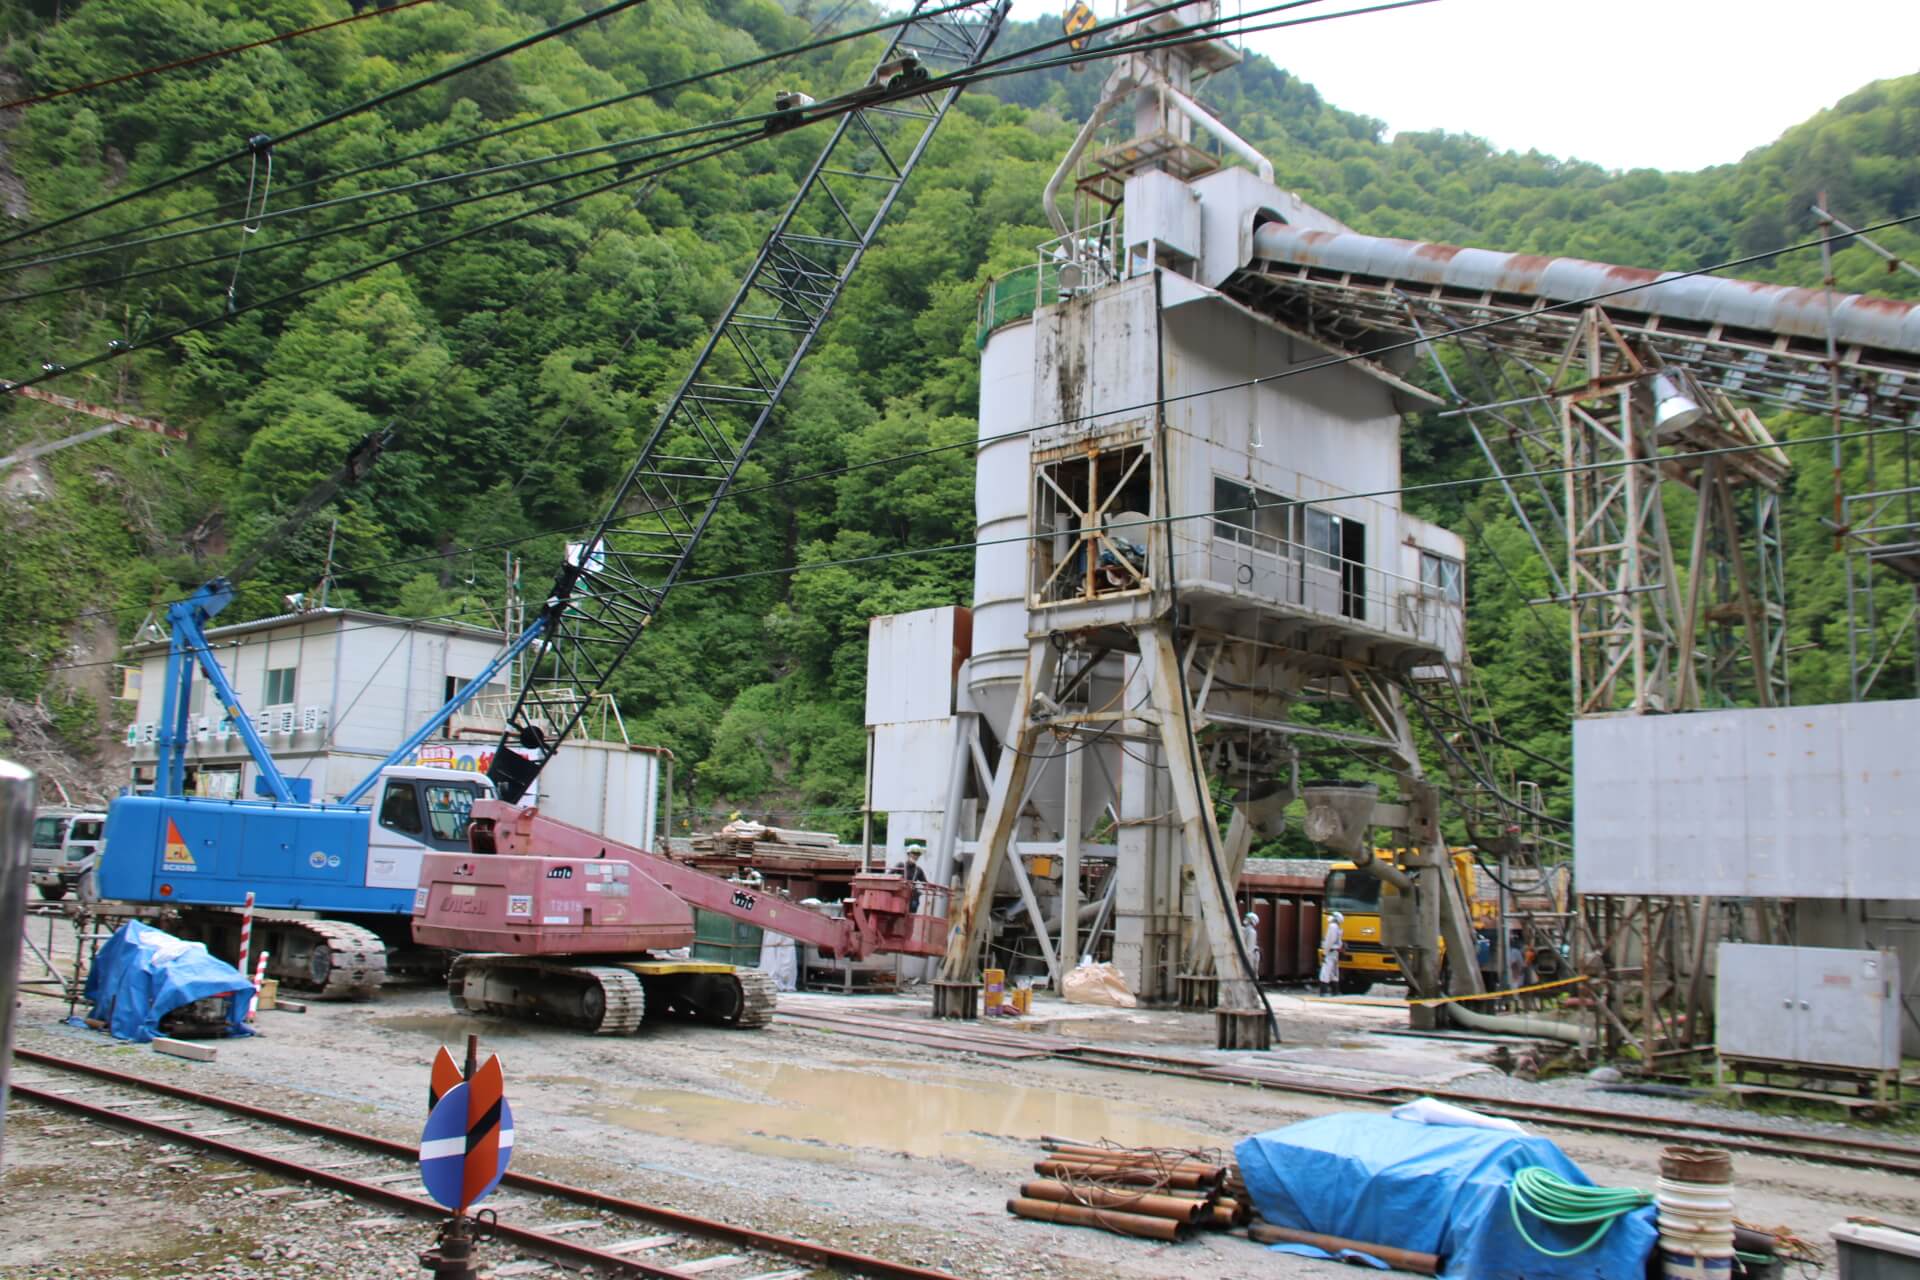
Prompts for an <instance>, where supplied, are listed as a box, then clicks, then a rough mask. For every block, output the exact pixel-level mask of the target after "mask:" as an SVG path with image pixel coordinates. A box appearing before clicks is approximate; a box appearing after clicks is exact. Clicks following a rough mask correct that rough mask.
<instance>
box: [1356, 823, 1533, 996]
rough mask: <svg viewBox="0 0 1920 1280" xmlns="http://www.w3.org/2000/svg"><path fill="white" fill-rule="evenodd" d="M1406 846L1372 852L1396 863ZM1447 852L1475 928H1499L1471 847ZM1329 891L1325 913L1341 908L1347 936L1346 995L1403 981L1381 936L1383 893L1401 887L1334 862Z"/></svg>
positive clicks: (1392, 894)
mask: <svg viewBox="0 0 1920 1280" xmlns="http://www.w3.org/2000/svg"><path fill="white" fill-rule="evenodd" d="M1404 852H1405V851H1404V850H1400V849H1376V850H1374V856H1375V857H1377V858H1379V859H1381V860H1382V861H1385V862H1390V863H1392V864H1394V865H1395V866H1398V865H1399V864H1400V858H1401V856H1402V854H1403V853H1404ZM1448 857H1449V859H1450V860H1451V861H1452V863H1453V874H1454V878H1455V879H1456V880H1457V881H1458V882H1459V885H1460V891H1461V893H1462V894H1463V895H1465V897H1466V899H1467V902H1468V904H1469V907H1470V909H1471V910H1472V912H1473V925H1474V929H1475V930H1476V932H1482V933H1484V932H1485V931H1487V930H1489V929H1492V930H1495V931H1497V930H1498V927H1499V910H1498V908H1497V907H1496V905H1495V904H1494V903H1493V902H1492V901H1490V900H1489V898H1488V896H1487V894H1486V892H1484V891H1483V886H1481V884H1480V877H1479V876H1478V874H1477V873H1476V871H1475V869H1474V863H1473V851H1472V850H1471V849H1464V848H1454V849H1450V850H1448ZM1325 893H1326V899H1325V903H1324V905H1323V906H1322V908H1321V912H1322V915H1321V919H1322V920H1324V919H1326V917H1327V916H1328V915H1330V914H1331V913H1333V912H1335V911H1338V912H1339V913H1340V914H1341V917H1342V919H1341V929H1342V931H1343V933H1344V935H1345V939H1346V940H1345V942H1344V943H1343V944H1342V947H1341V954H1340V990H1341V991H1343V992H1345V993H1346V994H1348V995H1365V994H1366V993H1367V992H1368V991H1370V990H1371V989H1372V988H1373V984H1374V983H1376V982H1399V981H1401V975H1400V961H1399V959H1398V958H1397V957H1396V956H1395V955H1394V954H1393V952H1392V951H1390V950H1388V948H1387V946H1386V943H1385V942H1384V941H1383V940H1382V937H1381V915H1382V905H1383V899H1397V898H1398V896H1399V890H1397V889H1395V888H1394V887H1393V886H1392V885H1390V884H1388V883H1387V882H1386V881H1384V880H1382V879H1380V877H1378V876H1376V875H1373V874H1371V873H1369V872H1367V871H1365V870H1362V869H1361V868H1360V867H1359V866H1358V865H1357V864H1355V863H1352V862H1336V863H1334V864H1333V867H1332V869H1331V870H1329V871H1328V872H1327V878H1326V885H1325ZM1396 905H1397V904H1396V902H1394V901H1387V902H1385V909H1386V910H1387V911H1388V912H1391V911H1392V910H1393V909H1394V907H1395V906H1396ZM1436 944H1437V945H1438V946H1439V948H1440V950H1441V953H1442V954H1444V953H1445V951H1446V943H1445V941H1444V940H1439V939H1436ZM1490 964H1491V961H1483V963H1482V964H1481V969H1482V971H1483V973H1485V972H1487V971H1488V970H1489V966H1490Z"/></svg>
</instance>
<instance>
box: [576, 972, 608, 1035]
mask: <svg viewBox="0 0 1920 1280" xmlns="http://www.w3.org/2000/svg"><path fill="white" fill-rule="evenodd" d="M606 1016H607V993H606V992H605V991H604V990H602V989H601V987H600V984H599V983H597V982H589V983H587V984H586V985H585V986H583V987H581V988H580V1020H581V1021H582V1022H583V1023H585V1024H586V1025H587V1026H589V1027H598V1026H599V1025H600V1023H601V1020H602V1019H604V1018H605V1017H606Z"/></svg>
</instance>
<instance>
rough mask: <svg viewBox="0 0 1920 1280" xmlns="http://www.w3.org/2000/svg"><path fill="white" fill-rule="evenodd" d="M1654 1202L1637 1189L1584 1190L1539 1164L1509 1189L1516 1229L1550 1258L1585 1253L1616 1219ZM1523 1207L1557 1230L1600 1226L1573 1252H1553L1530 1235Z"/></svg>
mask: <svg viewBox="0 0 1920 1280" xmlns="http://www.w3.org/2000/svg"><path fill="white" fill-rule="evenodd" d="M1651 1203H1653V1194H1652V1193H1651V1192H1648V1191H1641V1190H1639V1189H1638V1188H1635V1187H1582V1186H1578V1185H1576V1184H1575V1183H1571V1182H1568V1181H1567V1180H1566V1179H1565V1178H1563V1177H1561V1176H1560V1175H1559V1174H1557V1173H1555V1172H1553V1171H1552V1170H1551V1169H1548V1168H1545V1167H1544V1166H1541V1165H1537V1164H1534V1165H1528V1166H1527V1167H1526V1168H1524V1169H1521V1170H1520V1171H1519V1172H1517V1173H1515V1174H1514V1175H1513V1182H1512V1183H1511V1184H1509V1186H1508V1187H1507V1212H1508V1213H1509V1214H1511V1215H1512V1216H1513V1229H1514V1230H1515V1231H1518V1232H1519V1233H1520V1238H1521V1239H1522V1240H1525V1241H1526V1242H1527V1243H1528V1244H1530V1245H1532V1246H1533V1247H1534V1250H1535V1251H1536V1252H1538V1253H1544V1254H1546V1255H1547V1256H1548V1257H1550V1258H1571V1257H1573V1256H1575V1255H1576V1254H1582V1253H1585V1252H1586V1251H1587V1250H1589V1249H1591V1248H1593V1246H1595V1245H1597V1244H1599V1243H1600V1241H1601V1239H1602V1238H1603V1237H1604V1236H1605V1235H1606V1234H1607V1230H1608V1228H1610V1227H1612V1226H1613V1224H1614V1220H1615V1219H1617V1218H1620V1217H1622V1216H1624V1215H1626V1214H1629V1213H1632V1212H1633V1211H1634V1210H1635V1209H1638V1208H1639V1207H1640V1206H1641V1205H1645V1204H1651ZM1523 1208H1524V1209H1525V1210H1526V1211H1527V1212H1528V1213H1530V1214H1532V1215H1533V1216H1534V1217H1536V1218H1538V1219H1540V1220H1541V1221H1542V1222H1548V1223H1551V1224H1553V1225H1554V1226H1556V1227H1584V1226H1586V1225H1587V1224H1588V1223H1590V1222H1592V1223H1598V1224H1599V1225H1598V1226H1596V1227H1595V1228H1594V1229H1593V1234H1592V1235H1590V1236H1588V1237H1587V1238H1586V1239H1585V1240H1584V1241H1582V1242H1581V1243H1579V1244H1577V1245H1575V1246H1574V1247H1573V1248H1571V1249H1549V1248H1547V1247H1546V1246H1545V1245H1543V1244H1541V1243H1540V1242H1539V1241H1538V1240H1535V1239H1534V1238H1533V1237H1532V1236H1530V1235H1528V1234H1527V1228H1526V1226H1525V1224H1523V1223H1522V1222H1521V1221H1520V1210H1521V1209H1523Z"/></svg>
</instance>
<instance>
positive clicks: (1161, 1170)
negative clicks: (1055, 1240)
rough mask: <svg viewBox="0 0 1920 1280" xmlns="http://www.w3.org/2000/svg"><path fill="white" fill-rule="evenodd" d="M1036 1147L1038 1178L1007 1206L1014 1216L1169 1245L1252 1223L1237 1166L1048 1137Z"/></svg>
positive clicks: (1213, 1156) (1205, 1157) (1220, 1159)
mask: <svg viewBox="0 0 1920 1280" xmlns="http://www.w3.org/2000/svg"><path fill="white" fill-rule="evenodd" d="M1040 1146H1041V1155H1040V1158H1039V1159H1038V1160H1036V1161H1034V1165H1033V1171H1034V1172H1035V1173H1036V1174H1038V1175H1039V1177H1038V1178H1036V1179H1035V1180H1033V1181H1031V1182H1023V1183H1021V1184H1020V1194H1019V1195H1017V1196H1015V1197H1013V1198H1012V1199H1010V1200H1008V1201H1007V1212H1008V1213H1011V1214H1013V1215H1015V1216H1016V1217H1021V1218H1028V1219H1031V1220H1033V1221H1036V1222H1058V1223H1065V1224H1068V1225H1071V1226H1080V1227H1099V1228H1101V1229H1103V1230H1106V1231H1112V1232H1116V1233H1118V1234H1120V1235H1127V1236H1141V1237H1144V1238H1146V1239H1149V1240H1165V1241H1169V1242H1171V1241H1176V1240H1179V1239H1181V1238H1182V1237H1183V1236H1184V1235H1186V1234H1187V1233H1188V1232H1190V1231H1228V1230H1232V1229H1233V1228H1235V1227H1244V1226H1245V1225H1246V1224H1247V1222H1248V1221H1249V1220H1250V1219H1251V1217H1252V1210H1251V1207H1250V1206H1249V1204H1248V1202H1247V1199H1246V1185H1245V1184H1244V1183H1242V1182H1241V1181H1240V1170H1239V1167H1238V1166H1237V1165H1235V1164H1233V1162H1232V1161H1230V1160H1228V1159H1227V1158H1226V1157H1225V1156H1223V1155H1222V1154H1221V1153H1219V1152H1214V1151H1175V1150H1167V1149H1163V1148H1158V1147H1122V1146H1118V1145H1115V1144H1112V1143H1105V1142H1099V1143H1083V1142H1075V1141H1073V1140H1071V1139H1067V1138H1051V1137H1043V1138H1042V1139H1041V1140H1040ZM1236 1191H1237V1192H1238V1194H1237V1195H1236V1194H1234V1192H1236Z"/></svg>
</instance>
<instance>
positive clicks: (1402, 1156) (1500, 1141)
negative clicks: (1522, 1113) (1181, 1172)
mask: <svg viewBox="0 0 1920 1280" xmlns="http://www.w3.org/2000/svg"><path fill="white" fill-rule="evenodd" d="M1234 1155H1235V1157H1236V1158H1238V1160H1239V1161H1240V1172H1241V1174H1242V1176H1243V1177H1245V1179H1246V1182H1247V1192H1248V1194H1249V1195H1250V1196H1251V1197H1252V1199H1253V1206H1254V1208H1255V1209H1257V1210H1259V1213H1260V1216H1261V1217H1262V1218H1264V1219H1266V1220H1267V1221H1268V1222H1271V1223H1274V1224H1276V1225H1278V1226H1282V1227H1291V1228H1293V1229H1295V1230H1299V1231H1314V1232H1318V1233H1320V1234H1322V1235H1332V1236H1344V1237H1346V1238H1347V1239H1349V1240H1364V1241H1367V1242H1368V1243H1370V1244H1379V1245H1388V1246H1391V1247H1393V1248H1396V1249H1413V1250H1417V1251H1419V1252H1421V1253H1434V1254H1438V1255H1440V1259H1441V1267H1442V1270H1441V1274H1442V1275H1444V1276H1448V1277H1456V1278H1458V1280H1468V1278H1469V1277H1470V1278H1471V1280H1562V1278H1564V1280H1573V1278H1575V1277H1578V1278H1579V1280H1639V1277H1641V1276H1643V1275H1645V1274H1646V1266H1647V1258H1648V1255H1650V1254H1651V1253H1652V1252H1653V1247H1654V1243H1655V1240H1656V1239H1657V1235H1658V1232H1657V1229H1656V1228H1655V1226H1654V1210H1653V1207H1652V1206H1651V1205H1649V1206H1647V1207H1645V1208H1643V1209H1638V1210H1635V1211H1634V1212H1633V1213H1630V1214H1628V1215H1626V1216H1625V1217H1622V1218H1620V1219H1618V1220H1617V1221H1616V1222H1615V1223H1614V1224H1613V1226H1612V1228H1611V1229H1609V1230H1608V1232H1607V1234H1606V1236H1605V1237H1604V1238H1603V1239H1602V1240H1601V1241H1600V1243H1599V1244H1597V1245H1595V1246H1594V1247H1593V1248H1592V1249H1590V1250H1588V1251H1587V1252H1585V1253H1582V1254H1580V1255H1578V1256H1577V1257H1572V1258H1554V1257H1550V1256H1548V1255H1546V1254H1543V1253H1540V1252H1538V1251H1537V1250H1535V1249H1534V1248H1533V1247H1532V1246H1531V1245H1529V1244H1528V1243H1527V1242H1526V1241H1525V1240H1523V1239H1521V1238H1520V1235H1519V1233H1518V1232H1516V1231H1515V1230H1514V1228H1513V1220H1512V1218H1511V1217H1510V1215H1509V1212H1508V1209H1507V1185H1508V1183H1509V1182H1510V1181H1512V1178H1513V1175H1514V1173H1515V1171H1517V1170H1519V1169H1522V1168H1525V1167H1526V1166H1527V1165H1531V1164H1537V1165H1542V1166H1544V1167H1546V1168H1548V1169H1551V1170H1552V1171H1553V1172H1555V1173H1557V1174H1559V1175H1560V1176H1561V1177H1563V1178H1565V1179H1567V1180H1568V1181H1569V1182H1573V1183H1576V1184H1578V1185H1580V1186H1591V1185H1593V1184H1592V1180H1591V1179H1589V1178H1588V1177H1587V1176H1586V1175H1585V1174H1584V1173H1582V1172H1580V1169H1579V1167H1578V1166H1577V1165H1575V1164H1574V1163H1573V1161H1571V1160H1569V1159H1567V1157H1566V1156H1565V1155H1564V1154H1563V1153H1562V1152H1561V1150H1560V1148H1559V1147H1557V1146H1555V1145H1554V1144H1553V1143H1552V1142H1550V1141H1548V1140H1547V1139H1545V1138H1539V1137H1531V1136H1525V1137H1523V1136H1520V1135H1517V1134H1512V1133H1502V1132H1499V1131H1497V1130H1493V1129H1476V1128H1467V1127H1464V1126H1457V1125H1441V1124H1419V1123H1415V1122H1413V1121H1408V1120H1396V1119H1394V1118H1393V1117H1392V1116H1384V1115H1331V1116H1321V1117H1319V1118H1317V1119H1313V1120H1304V1121H1302V1122H1300V1123H1299V1124H1293V1125H1288V1126H1287V1127H1286V1128H1284V1129H1275V1130H1273V1131H1271V1132H1269V1133H1261V1134H1255V1135H1254V1136H1253V1137H1250V1138H1243V1139H1241V1141H1240V1142H1239V1144H1238V1145H1236V1146H1235V1147H1234ZM1526 1223H1527V1231H1528V1232H1529V1233H1530V1234H1531V1235H1532V1236H1533V1237H1534V1239H1536V1240H1538V1241H1540V1242H1541V1243H1542V1244H1544V1245H1547V1246H1548V1247H1550V1248H1555V1249H1568V1248H1572V1247H1573V1246H1575V1245H1577V1244H1579V1243H1580V1242H1581V1241H1582V1240H1584V1239H1585V1238H1586V1237H1587V1235H1588V1234H1589V1233H1591V1232H1592V1230H1593V1228H1592V1227H1575V1228H1563V1227H1555V1226H1551V1225H1549V1224H1547V1223H1544V1222H1541V1221H1539V1220H1538V1219H1533V1218H1529V1219H1526Z"/></svg>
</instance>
